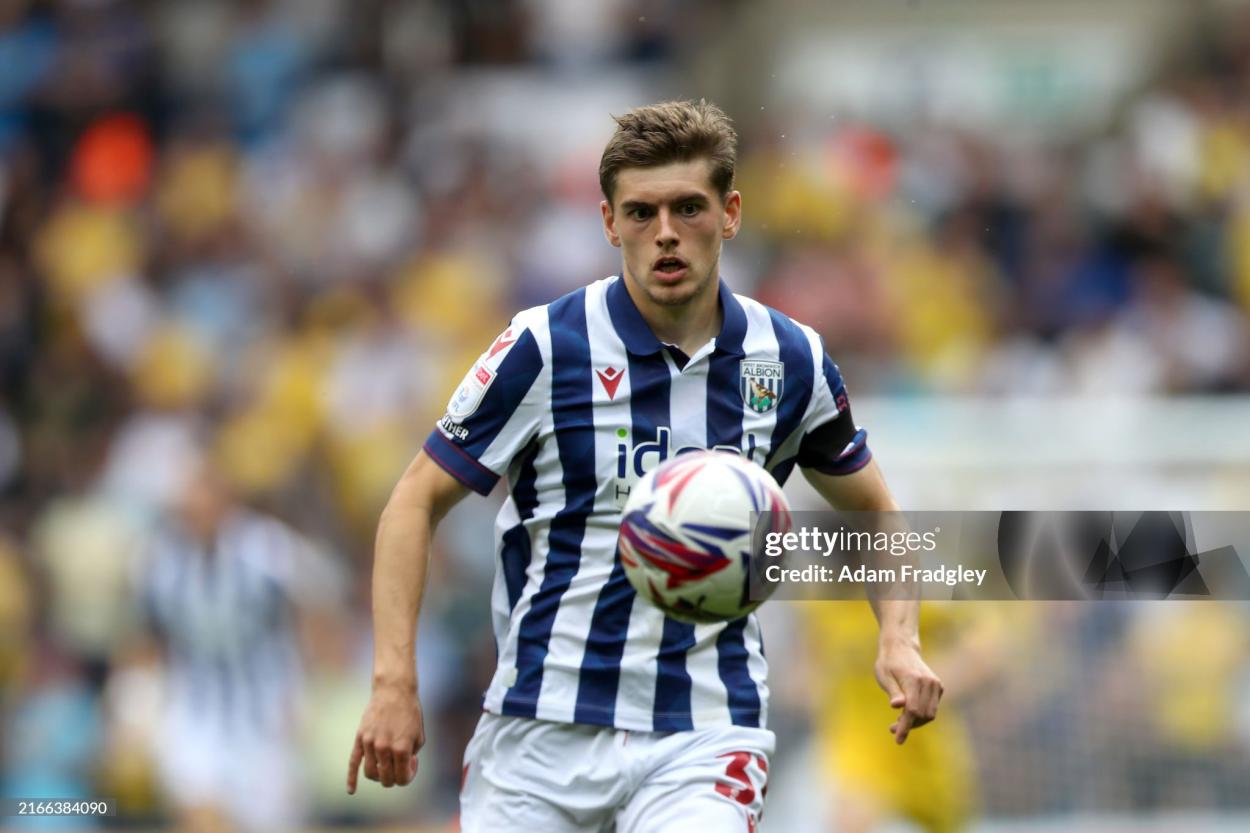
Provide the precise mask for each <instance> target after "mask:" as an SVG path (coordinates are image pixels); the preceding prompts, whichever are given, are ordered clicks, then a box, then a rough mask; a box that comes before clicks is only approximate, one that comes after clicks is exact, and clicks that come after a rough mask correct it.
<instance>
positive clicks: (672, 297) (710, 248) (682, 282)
mask: <svg viewBox="0 0 1250 833" xmlns="http://www.w3.org/2000/svg"><path fill="white" fill-rule="evenodd" d="M710 168H711V163H709V162H708V160H706V159H695V160H692V161H689V162H673V163H671V164H668V165H662V166H659V167H654V168H623V169H621V170H620V171H619V172H618V173H617V176H616V194H615V196H614V198H613V203H612V204H611V205H609V204H608V202H607V201H606V200H605V201H604V202H603V203H602V205H601V210H602V212H603V227H604V230H605V231H606V232H607V235H608V240H609V241H611V243H612V245H613V246H617V247H619V248H620V249H621V256H622V259H623V260H624V265H625V277H626V279H627V280H628V281H630V282H631V283H632V284H633V286H634V287H636V288H637V289H639V290H641V292H642V295H643V297H644V298H646V300H647V301H648V302H649V303H651V304H654V305H657V306H665V307H672V306H681V305H683V304H688V303H689V302H690V301H691V300H692V299H694V298H696V297H700V296H702V295H703V294H704V293H707V292H715V291H716V286H717V280H718V278H719V274H718V272H719V265H720V247H721V241H723V240H729V239H732V238H733V237H734V235H736V234H737V233H738V224H739V223H740V222H741V218H742V197H741V196H740V195H739V194H738V192H737V191H731V192H729V194H728V195H727V196H726V197H725V199H724V200H721V198H720V195H719V194H718V193H717V192H716V189H715V188H714V187H712V182H711V177H710V175H709V174H710Z"/></svg>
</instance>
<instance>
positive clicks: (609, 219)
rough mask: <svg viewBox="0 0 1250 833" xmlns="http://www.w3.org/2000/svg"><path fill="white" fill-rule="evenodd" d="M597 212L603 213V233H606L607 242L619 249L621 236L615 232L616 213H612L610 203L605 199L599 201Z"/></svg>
mask: <svg viewBox="0 0 1250 833" xmlns="http://www.w3.org/2000/svg"><path fill="white" fill-rule="evenodd" d="M599 213H600V214H602V215H603V233H604V234H606V235H607V237H608V242H609V243H611V244H612V245H613V246H615V247H616V248H618V249H619V248H620V247H621V236H620V235H619V234H617V233H616V215H614V214H613V213H612V203H610V202H608V201H607V200H603V201H602V202H600V203H599Z"/></svg>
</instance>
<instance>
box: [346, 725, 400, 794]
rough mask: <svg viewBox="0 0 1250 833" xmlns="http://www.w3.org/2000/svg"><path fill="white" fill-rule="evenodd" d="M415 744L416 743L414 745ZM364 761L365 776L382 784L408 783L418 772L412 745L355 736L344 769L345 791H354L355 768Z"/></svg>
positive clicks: (384, 785) (355, 782)
mask: <svg viewBox="0 0 1250 833" xmlns="http://www.w3.org/2000/svg"><path fill="white" fill-rule="evenodd" d="M414 745H415V744H414ZM362 761H363V763H364V766H365V777H366V778H368V779H369V780H370V781H377V782H378V783H379V784H381V785H382V786H383V787H394V786H401V787H403V786H407V785H408V784H410V783H412V779H413V778H415V777H416V775H417V755H416V753H415V752H414V751H413V749H412V746H409V745H406V744H403V743H396V744H392V743H380V742H377V741H374V740H372V739H364V738H361V737H359V736H357V738H356V746H355V747H354V748H353V749H352V757H351V761H349V763H348V770H347V792H348V793H351V794H354V793H355V792H356V784H357V781H356V779H357V775H356V773H357V770H358V768H359V766H360V764H361V762H362Z"/></svg>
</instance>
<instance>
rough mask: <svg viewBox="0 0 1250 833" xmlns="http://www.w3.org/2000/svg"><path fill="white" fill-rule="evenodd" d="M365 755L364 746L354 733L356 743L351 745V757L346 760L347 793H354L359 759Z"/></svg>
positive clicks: (358, 771)
mask: <svg viewBox="0 0 1250 833" xmlns="http://www.w3.org/2000/svg"><path fill="white" fill-rule="evenodd" d="M364 756H365V746H364V744H363V743H361V742H360V735H359V734H357V735H356V743H355V744H354V745H353V746H352V757H351V760H349V761H348V762H347V794H348V795H355V794H356V778H357V776H358V775H359V774H360V761H361V759H362V758H364Z"/></svg>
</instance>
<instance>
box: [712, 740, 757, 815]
mask: <svg viewBox="0 0 1250 833" xmlns="http://www.w3.org/2000/svg"><path fill="white" fill-rule="evenodd" d="M720 757H722V758H728V759H729V765H728V766H727V767H725V775H726V776H727V777H728V778H730V779H732V780H734V781H737V782H738V783H739V784H741V785H742V786H737V785H734V784H725V783H720V784H717V785H716V791H717V792H718V793H720V794H721V795H723V796H725V797H726V798H731V799H733V800H734V801H737V802H738V803H739V804H750V803H751V802H753V801H755V785H754V784H752V783H751V776H749V775H747V767H748V766H749V765H750V763H751V758H753V757H754V758H755V761H756V763H757V764H759V768H760V771H761V772H763V773H764V779H765V783H764V788H763V790H762V791H761V792H760V797H761V798H762V797H763V796H766V795H768V783H767V779H768V762H767V761H766V760H764V756H763V755H752V754H751V753H750V752H728V753H726V754H724V755H721V756H720Z"/></svg>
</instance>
